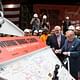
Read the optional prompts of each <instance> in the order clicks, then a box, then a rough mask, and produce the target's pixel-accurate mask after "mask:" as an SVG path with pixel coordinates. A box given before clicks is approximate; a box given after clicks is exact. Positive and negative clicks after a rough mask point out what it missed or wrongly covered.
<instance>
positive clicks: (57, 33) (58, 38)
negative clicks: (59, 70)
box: [46, 26, 65, 62]
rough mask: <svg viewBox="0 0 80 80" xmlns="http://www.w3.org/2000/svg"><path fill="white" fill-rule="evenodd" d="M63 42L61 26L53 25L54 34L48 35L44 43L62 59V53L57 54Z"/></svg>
mask: <svg viewBox="0 0 80 80" xmlns="http://www.w3.org/2000/svg"><path fill="white" fill-rule="evenodd" d="M64 42H65V36H64V35H62V33H61V27H60V26H55V27H54V34H53V35H51V36H49V38H48V39H47V41H46V43H47V45H49V46H50V47H51V48H52V50H53V51H54V52H55V53H56V55H57V57H58V58H59V59H60V60H61V62H62V61H63V55H60V54H57V53H58V52H57V51H58V50H59V49H61V48H62V46H63V45H64Z"/></svg>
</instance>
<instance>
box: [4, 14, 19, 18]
mask: <svg viewBox="0 0 80 80" xmlns="http://www.w3.org/2000/svg"><path fill="white" fill-rule="evenodd" d="M4 16H5V17H7V18H15V17H19V16H20V15H18V14H16V15H4Z"/></svg>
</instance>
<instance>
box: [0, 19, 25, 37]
mask: <svg viewBox="0 0 80 80" xmlns="http://www.w3.org/2000/svg"><path fill="white" fill-rule="evenodd" d="M3 20H4V23H3V24H2V26H1V27H0V33H4V34H10V35H15V36H23V35H24V32H23V31H22V30H21V29H20V28H19V27H17V26H16V25H15V24H13V23H12V22H11V21H9V20H8V19H6V18H3Z"/></svg>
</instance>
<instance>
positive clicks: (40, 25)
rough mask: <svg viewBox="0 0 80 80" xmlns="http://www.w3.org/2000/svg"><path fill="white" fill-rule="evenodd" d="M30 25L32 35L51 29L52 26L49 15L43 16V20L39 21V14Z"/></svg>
mask: <svg viewBox="0 0 80 80" xmlns="http://www.w3.org/2000/svg"><path fill="white" fill-rule="evenodd" d="M30 25H31V28H32V35H33V34H34V31H35V30H37V31H38V32H39V30H40V29H42V30H43V29H47V30H49V29H50V24H49V21H48V17H47V15H43V16H42V20H40V19H39V17H38V14H37V13H35V14H34V15H33V17H32V19H31V21H30Z"/></svg>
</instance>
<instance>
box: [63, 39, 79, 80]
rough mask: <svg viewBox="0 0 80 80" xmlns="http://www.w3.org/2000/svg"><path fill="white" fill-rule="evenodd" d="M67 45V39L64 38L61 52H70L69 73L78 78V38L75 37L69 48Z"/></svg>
mask: <svg viewBox="0 0 80 80" xmlns="http://www.w3.org/2000/svg"><path fill="white" fill-rule="evenodd" d="M67 45H68V41H67V40H66V41H65V44H64V46H63V48H62V52H70V56H69V61H70V73H71V74H72V76H73V77H75V78H76V80H78V78H77V77H78V72H79V71H80V40H79V39H77V38H75V39H74V40H73V42H72V45H71V47H70V48H68V46H67Z"/></svg>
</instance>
